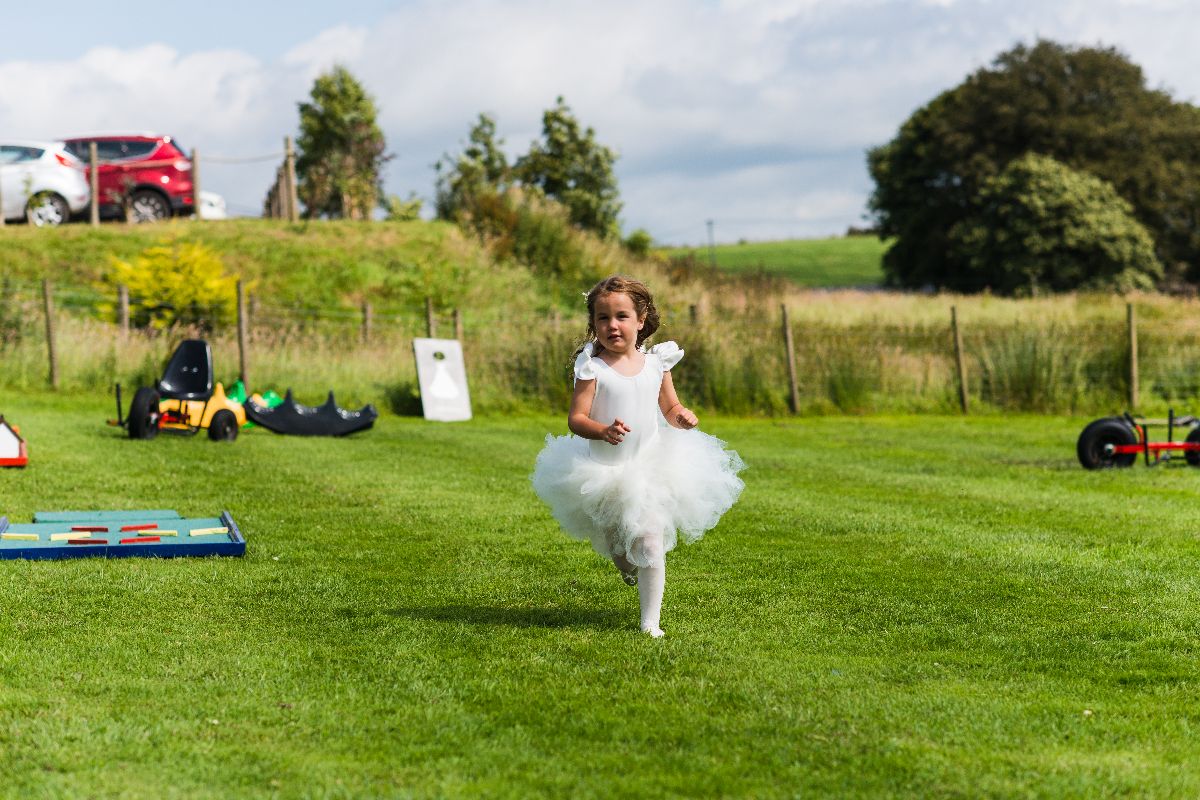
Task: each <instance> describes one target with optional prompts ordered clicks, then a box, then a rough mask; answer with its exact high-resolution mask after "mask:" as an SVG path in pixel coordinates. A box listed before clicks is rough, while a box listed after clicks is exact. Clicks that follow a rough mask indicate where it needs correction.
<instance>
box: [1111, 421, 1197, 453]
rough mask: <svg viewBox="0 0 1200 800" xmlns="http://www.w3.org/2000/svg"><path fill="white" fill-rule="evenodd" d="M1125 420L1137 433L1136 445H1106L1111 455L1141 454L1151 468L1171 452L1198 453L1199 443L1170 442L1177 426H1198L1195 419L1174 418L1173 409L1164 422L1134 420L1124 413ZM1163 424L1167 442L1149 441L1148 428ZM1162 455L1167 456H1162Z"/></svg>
mask: <svg viewBox="0 0 1200 800" xmlns="http://www.w3.org/2000/svg"><path fill="white" fill-rule="evenodd" d="M1125 419H1126V420H1127V421H1128V422H1129V426H1130V427H1131V428H1133V430H1134V432H1135V433H1137V437H1138V441H1137V443H1136V444H1114V445H1108V447H1107V448H1106V449H1111V452H1112V454H1113V455H1135V456H1136V455H1137V454H1138V453H1141V454H1142V456H1143V458H1144V459H1145V461H1146V466H1151V465H1152V464H1157V463H1158V462H1159V461H1161V460H1164V459H1165V458H1170V455H1169V454H1170V453H1172V452H1175V453H1193V452H1198V451H1200V442H1175V441H1172V439H1174V437H1175V429H1176V427H1177V426H1178V427H1183V428H1190V427H1192V426H1194V425H1197V424H1200V420H1197V418H1196V417H1193V416H1183V417H1177V416H1175V409H1173V408H1172V409H1168V410H1167V418H1166V419H1165V420H1146V419H1142V420H1137V419H1134V417H1133V416H1131V415H1130V414H1129V412H1128V411H1126V412H1125ZM1164 423H1165V424H1166V426H1167V441H1165V442H1152V441H1150V438H1149V434H1148V433H1147V432H1146V431H1147V429H1148V428H1149V426H1150V425H1151V424H1156V425H1161V424H1164ZM1164 453H1166V454H1168V455H1166V456H1164ZM1151 454H1153V455H1154V459H1153V460H1151V458H1150V455H1151Z"/></svg>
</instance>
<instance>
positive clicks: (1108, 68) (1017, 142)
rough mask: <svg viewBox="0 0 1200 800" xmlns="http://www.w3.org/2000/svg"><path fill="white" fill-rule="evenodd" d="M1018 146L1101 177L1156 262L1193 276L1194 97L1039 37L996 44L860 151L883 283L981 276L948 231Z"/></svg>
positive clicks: (1197, 237) (1136, 70)
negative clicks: (1174, 95)
mask: <svg viewBox="0 0 1200 800" xmlns="http://www.w3.org/2000/svg"><path fill="white" fill-rule="evenodd" d="M1029 152H1033V153H1040V154H1043V155H1047V156H1050V157H1052V158H1054V159H1055V160H1056V161H1058V162H1061V163H1062V164H1064V165H1066V166H1067V167H1070V168H1071V169H1073V170H1077V171H1082V172H1087V173H1091V174H1092V175H1095V176H1097V177H1099V178H1101V179H1103V180H1105V181H1107V182H1108V183H1110V184H1111V185H1112V186H1113V187H1115V189H1116V191H1117V192H1118V193H1119V194H1120V196H1121V197H1123V198H1124V199H1125V200H1126V201H1128V202H1129V203H1130V205H1131V206H1132V208H1133V214H1134V216H1135V217H1136V218H1137V220H1138V221H1140V222H1141V223H1142V224H1143V225H1145V226H1146V228H1147V229H1148V230H1149V231H1150V234H1151V235H1152V236H1153V238H1154V241H1155V247H1156V251H1157V254H1158V257H1159V259H1160V260H1161V261H1162V262H1164V263H1165V264H1166V265H1167V269H1168V271H1169V272H1172V273H1173V274H1177V275H1180V274H1182V275H1186V276H1187V277H1188V278H1189V279H1190V280H1193V281H1197V280H1200V109H1197V108H1196V107H1194V106H1192V105H1190V104H1187V103H1181V102H1175V101H1173V100H1172V99H1171V97H1170V96H1169V95H1168V94H1167V93H1166V92H1163V91H1158V90H1152V89H1149V88H1147V86H1146V81H1145V77H1144V75H1143V74H1142V70H1141V68H1140V67H1138V66H1137V65H1135V64H1133V63H1131V62H1130V61H1129V60H1128V59H1127V58H1126V57H1125V56H1124V55H1122V54H1121V53H1120V52H1118V51H1116V50H1115V49H1110V48H1075V47H1066V46H1063V45H1059V44H1056V43H1053V42H1048V41H1039V42H1037V43H1036V44H1035V45H1033V46H1032V47H1026V46H1023V45H1022V46H1018V47H1016V48H1014V49H1012V50H1010V51H1008V52H1006V53H1002V54H1001V55H1000V56H998V57H997V58H996V60H995V62H994V63H993V65H992V66H991V67H990V68H984V69H980V70H978V71H977V72H975V73H974V74H972V75H971V76H969V77H968V78H967V79H966V80H965V81H964V82H963V83H962V84H960V85H959V86H956V87H955V88H953V89H951V90H949V91H946V92H944V93H942V94H941V95H939V96H938V97H936V98H934V99H933V100H932V101H930V102H929V103H928V104H927V105H925V106H924V107H922V108H920V109H918V110H917V111H916V112H915V113H914V114H913V115H912V116H911V117H909V119H908V120H906V121H905V122H904V124H903V125H902V126H901V128H900V130H899V132H898V133H897V135H896V137H895V138H894V139H892V141H890V142H888V143H887V144H885V145H883V146H881V147H878V148H875V149H873V150H871V151H870V153H869V154H868V164H869V167H870V171H871V175H872V177H873V178H874V180H875V184H876V187H875V191H874V193H873V195H872V197H871V209H872V211H873V213H874V215H875V218H876V222H877V225H878V228H879V231H880V234H881V235H882V236H885V237H894V238H895V239H896V242H895V244H894V245H893V246H892V248H891V249H890V250H889V251H888V253H887V255H886V256H885V258H884V270H885V273H886V275H887V278H888V280H889V282H890V283H892V284H893V285H897V286H922V285H934V286H940V287H947V288H952V289H958V290H965V291H973V290H977V289H980V288H981V287H982V286H985V285H991V283H992V282H991V281H989V280H985V279H983V278H982V276H981V275H980V274H979V272H978V270H976V269H973V268H971V267H970V265H969V264H968V263H967V260H966V255H965V251H964V250H963V249H962V248H961V247H955V246H951V245H952V243H951V242H950V239H949V237H950V232H951V231H952V230H953V229H954V228H955V226H957V225H960V224H962V223H965V224H968V225H969V224H971V220H977V219H978V218H979V215H980V213H981V208H982V204H983V203H985V202H987V201H986V200H985V199H984V198H983V197H982V196H981V190H982V189H983V188H984V186H985V185H986V184H987V182H988V181H989V180H991V179H992V178H994V177H995V176H997V175H998V174H999V173H1000V172H1001V171H1002V170H1004V168H1005V167H1006V166H1007V165H1008V164H1009V163H1010V162H1012V161H1013V160H1014V159H1016V158H1019V157H1021V156H1023V155H1024V154H1026V153H1029Z"/></svg>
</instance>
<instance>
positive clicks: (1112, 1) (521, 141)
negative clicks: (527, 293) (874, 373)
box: [0, 0, 1200, 241]
mask: <svg viewBox="0 0 1200 800" xmlns="http://www.w3.org/2000/svg"><path fill="white" fill-rule="evenodd" d="M1198 23H1200V7H1196V6H1195V4H1191V3H1185V2H1182V0H1176V1H1174V2H1172V0H1141V2H1134V1H1133V0H1099V1H1098V2H1085V0H1059V2H1053V3H1045V2H1038V1H1037V0H1013V2H1009V3H1005V4H998V3H966V2H952V1H951V0H896V1H894V2H886V1H885V0H849V1H841V2H839V1H838V0H753V1H752V0H720V2H706V3H696V2H692V1H691V0H660V1H659V2H654V3H645V2H640V0H611V2H608V3H586V2H553V0H505V2H500V0H464V1H463V2H455V3H440V2H435V0H419V1H418V2H414V3H410V4H404V5H400V6H398V7H397V8H396V9H395V10H394V11H392V12H391V13H389V14H387V15H386V16H383V17H381V18H380V19H379V20H378V21H377V22H376V24H373V25H371V26H370V27H353V26H348V25H340V26H334V27H331V28H329V29H328V30H326V31H324V32H322V33H320V34H319V35H317V36H314V37H311V38H308V39H307V40H304V41H297V42H295V43H294V45H293V46H292V47H291V48H290V49H289V50H287V51H286V53H285V54H284V55H283V56H282V57H280V58H278V59H276V60H270V61H264V60H263V59H260V58H257V57H255V56H254V55H252V54H250V53H246V52H239V51H236V50H228V49H224V50H222V49H211V48H205V47H203V46H198V47H196V48H194V49H193V50H190V51H188V52H179V51H177V50H175V49H173V48H171V47H167V46H165V45H161V44H154V43H153V42H149V43H147V44H145V45H144V46H141V47H137V48H129V49H117V48H112V47H97V48H94V49H92V50H89V51H88V52H86V53H83V54H82V55H81V56H80V57H79V58H77V59H74V60H69V61H42V62H34V61H9V62H4V61H3V60H2V58H3V57H2V56H0V85H3V86H4V87H5V91H4V92H3V94H0V131H3V132H4V134H5V135H10V136H17V135H21V136H33V137H46V136H55V135H66V134H69V133H73V132H76V131H81V130H92V129H117V128H120V129H130V128H132V129H153V130H158V131H162V132H166V133H171V134H173V135H176V136H178V137H180V139H181V140H182V141H183V142H184V143H185V144H188V145H194V146H196V147H198V148H199V149H200V150H201V152H202V154H208V155H210V156H218V155H219V156H246V155H256V154H260V153H273V152H277V151H279V150H280V149H281V140H282V138H283V137H284V136H285V135H288V134H290V133H293V132H294V131H295V129H296V124H297V116H296V104H297V103H298V102H300V101H302V100H304V99H305V98H306V97H307V95H308V91H309V89H310V88H311V83H312V79H313V78H314V77H315V75H317V74H318V73H319V72H320V71H322V70H324V69H327V68H328V67H329V66H330V65H332V64H333V63H335V62H340V63H344V64H346V65H347V66H348V67H349V68H350V69H351V71H352V72H354V74H355V75H357V76H358V77H359V78H360V79H362V81H363V82H364V84H365V85H366V86H367V89H368V90H369V91H370V92H371V93H372V94H373V95H374V97H375V98H376V100H377V102H378V104H379V107H380V122H381V125H382V126H383V128H384V131H385V134H386V136H387V139H388V145H389V150H391V151H392V152H393V153H395V154H396V158H395V160H394V161H393V162H391V163H390V164H389V166H388V169H387V189H388V191H390V192H392V193H395V194H401V195H405V194H407V193H408V192H410V191H414V190H415V191H417V192H418V193H420V194H423V195H425V196H427V197H429V196H431V195H432V183H433V172H432V169H431V165H432V163H433V162H434V161H435V160H436V159H437V158H438V156H439V155H441V154H442V153H443V152H445V151H454V150H457V148H458V146H459V143H460V142H461V140H462V139H463V138H464V137H465V136H466V133H467V131H468V129H469V127H470V125H471V124H472V122H473V120H474V119H475V117H476V115H477V114H478V113H479V112H481V111H487V112H490V113H492V114H494V115H495V116H496V118H497V121H498V129H499V132H500V134H501V135H502V136H503V137H504V138H505V139H506V140H507V146H508V149H509V150H510V152H512V153H518V152H523V151H524V150H525V149H526V147H527V146H528V144H529V142H530V140H532V139H533V138H534V137H536V136H537V135H538V132H539V129H540V116H541V112H542V111H543V110H544V109H546V108H548V107H549V106H551V105H552V104H553V102H554V98H555V97H556V96H558V95H560V94H561V95H564V96H565V97H566V99H567V101H568V103H570V105H571V106H572V108H573V109H574V111H575V113H576V115H577V116H578V117H579V119H580V120H581V121H582V122H584V123H585V124H587V125H590V126H592V127H594V128H595V129H596V131H597V136H598V138H599V139H600V141H602V142H604V143H605V144H608V145H610V146H612V147H614V148H615V149H616V150H618V151H619V153H620V154H621V160H620V161H619V162H618V174H619V177H620V180H621V189H622V194H623V197H624V199H625V215H624V218H625V221H626V224H627V227H630V228H632V227H645V228H647V229H649V230H650V231H651V233H653V234H655V235H656V236H659V237H660V238H663V239H667V240H679V238H680V237H681V236H683V234H676V233H675V232H676V231H692V232H693V233H692V234H690V235H691V237H692V240H694V241H700V240H701V239H702V238H703V235H704V221H705V220H706V219H710V218H711V219H714V220H716V221H717V225H716V228H717V231H718V236H719V237H721V238H723V239H737V238H743V237H744V238H773V237H778V236H785V235H795V234H803V235H819V234H828V233H837V232H840V231H843V230H844V229H845V228H846V227H847V226H848V225H851V224H860V223H861V214H862V212H863V208H864V205H865V199H866V196H867V194H868V193H869V191H870V181H869V179H868V177H867V175H866V168H865V152H864V151H865V150H866V148H868V147H870V146H873V145H876V144H880V143H882V142H884V141H886V140H887V139H888V138H890V137H891V136H892V135H893V134H894V133H895V130H896V128H897V127H898V125H899V124H900V123H901V122H902V121H903V120H904V118H905V117H907V116H908V114H910V113H911V112H912V111H913V110H914V109H916V108H917V107H919V106H920V105H922V104H924V103H925V102H927V101H928V100H930V99H931V98H932V97H933V96H934V95H936V94H937V93H938V92H940V91H942V90H944V89H947V88H950V87H951V86H954V85H955V84H957V83H958V82H959V81H961V80H962V79H963V78H964V77H965V76H966V75H967V74H968V73H969V72H971V71H972V70H975V69H977V68H979V67H981V66H984V65H986V64H988V63H990V62H991V60H992V59H993V58H994V56H995V55H996V54H997V53H999V52H1001V51H1003V50H1006V49H1008V48H1009V47H1011V46H1012V45H1013V44H1014V43H1016V42H1018V41H1024V42H1032V41H1033V40H1034V39H1035V38H1036V37H1039V36H1040V37H1043V38H1050V39H1054V40H1057V41H1061V42H1068V43H1077V44H1087V45H1094V44H1097V43H1103V44H1106V45H1115V46H1117V47H1118V48H1120V49H1121V50H1123V51H1124V52H1126V53H1127V54H1129V55H1130V56H1131V57H1132V58H1133V60H1134V61H1136V62H1138V63H1140V64H1142V65H1143V67H1144V68H1145V71H1146V74H1147V77H1148V81H1149V83H1150V85H1152V86H1165V87H1167V88H1168V89H1170V90H1171V91H1173V92H1174V93H1175V94H1176V95H1177V96H1179V97H1181V98H1185V99H1194V98H1195V97H1197V96H1198V95H1200V51H1198V50H1197V48H1195V47H1194V44H1193V42H1192V39H1193V38H1194V37H1193V35H1192V33H1193V32H1194V31H1195V30H1197V29H1198V27H1200V26H1198ZM273 171H274V165H273V164H262V165H236V166H235V165H221V164H218V163H215V162H214V163H212V164H211V165H210V167H209V168H208V169H207V170H206V171H205V173H204V177H205V181H206V185H208V186H210V187H211V188H213V189H215V190H217V191H221V192H223V193H224V194H226V196H227V197H228V199H229V201H230V203H231V206H232V207H233V208H234V210H236V211H239V212H243V213H254V212H256V211H257V209H258V207H259V205H260V203H261V199H262V196H263V194H264V193H265V191H266V188H267V185H268V184H269V183H270V181H271V177H272V175H273ZM723 220H724V221H723Z"/></svg>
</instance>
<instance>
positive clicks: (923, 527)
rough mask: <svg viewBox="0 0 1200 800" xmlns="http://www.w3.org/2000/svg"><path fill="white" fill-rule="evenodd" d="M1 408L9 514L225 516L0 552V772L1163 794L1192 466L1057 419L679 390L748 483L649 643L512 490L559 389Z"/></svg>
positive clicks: (305, 793) (629, 791)
mask: <svg viewBox="0 0 1200 800" xmlns="http://www.w3.org/2000/svg"><path fill="white" fill-rule="evenodd" d="M0 412H3V413H4V414H5V415H6V416H8V417H9V418H10V419H11V420H13V421H15V422H16V423H17V424H19V425H20V426H21V427H22V430H23V432H24V433H25V434H26V437H27V438H28V439H29V441H30V444H31V456H32V463H31V465H30V467H29V468H27V469H26V470H23V471H22V470H0V513H3V514H6V515H7V516H9V518H10V519H11V520H13V521H16V522H28V521H29V518H30V517H31V515H32V514H33V512H34V511H39V510H47V511H48V510H63V509H109V508H174V509H176V510H178V511H180V512H181V513H183V514H184V515H187V516H208V515H215V514H217V513H218V512H219V511H220V510H222V509H228V510H230V511H231V512H232V514H233V517H234V519H235V520H236V521H237V522H238V523H239V525H240V527H241V529H242V531H243V532H244V533H245V535H246V537H247V539H248V541H249V546H248V548H247V554H246V557H245V558H244V559H180V560H174V561H153V560H142V559H128V560H113V561H103V560H91V559H81V560H76V561H63V562H20V561H4V562H0V572H2V574H3V575H2V578H0V608H2V609H3V614H2V615H0V796H3V797H14V798H16V797H20V798H29V797H129V798H143V797H144V798H165V797H187V798H206V797H220V798H228V797H238V798H244V797H249V798H253V797H364V796H370V797H446V796H484V797H521V798H524V797H539V796H544V797H612V796H628V797H632V796H645V797H662V796H666V797H670V796H713V797H717V796H722V797H735V796H745V797H773V796H779V797H793V796H803V797H813V796H833V797H851V796H898V795H899V796H918V797H931V796H954V797H964V796H971V797H976V796H997V797H1011V796H1044V797H1064V796H1078V797H1084V796H1086V797H1097V796H1116V795H1137V796H1157V797H1182V796H1196V795H1197V794H1200V773H1198V772H1197V771H1196V770H1195V768H1194V764H1195V763H1196V760H1197V758H1198V757H1200V743H1198V740H1197V737H1196V735H1195V732H1194V729H1193V727H1192V726H1193V725H1196V726H1200V712H1198V711H1197V706H1196V703H1195V698H1196V695H1197V689H1198V682H1197V679H1198V678H1200V667H1198V666H1197V657H1198V655H1200V648H1198V646H1197V645H1198V636H1200V614H1198V613H1197V603H1198V601H1200V579H1198V577H1197V576H1198V574H1200V571H1198V570H1197V554H1198V552H1200V540H1198V538H1197V532H1198V531H1200V508H1198V504H1197V503H1196V497H1197V488H1198V487H1200V471H1195V470H1191V469H1188V468H1185V467H1179V468H1174V467H1172V468H1159V469H1152V470H1151V469H1146V468H1145V467H1140V466H1139V467H1137V468H1135V469H1130V470H1125V471H1122V472H1120V473H1117V472H1107V473H1088V472H1085V471H1083V470H1082V469H1081V468H1079V467H1078V465H1077V464H1076V463H1075V459H1074V442H1075V437H1076V436H1077V435H1078V432H1079V430H1080V429H1081V427H1082V425H1083V423H1084V422H1085V420H1081V419H1067V418H1040V417H1019V418H1013V419H1005V418H1001V417H987V418H978V419H975V418H971V419H960V418H954V417H877V418H862V419H856V418H844V417H837V418H835V417H826V418H806V419H799V420H787V421H770V420H735V419H726V418H715V419H708V420H706V419H703V418H702V420H701V422H702V426H703V427H705V428H706V429H707V430H709V431H710V432H712V433H714V434H716V435H719V436H721V437H722V438H725V439H727V440H728V441H729V442H730V443H731V445H733V446H734V447H735V448H736V449H737V450H738V451H739V452H740V453H741V454H742V456H743V457H744V458H745V460H746V461H747V462H748V464H749V465H750V468H749V470H748V471H747V472H746V473H745V478H746V480H747V488H746V491H745V494H744V495H743V499H742V500H741V502H740V503H739V504H738V505H737V506H736V507H735V508H734V510H733V511H731V512H730V513H729V514H728V515H727V517H726V518H725V520H724V521H723V522H722V524H721V525H720V526H719V527H718V528H717V530H715V531H713V532H712V533H710V534H709V535H708V536H707V537H705V539H703V540H702V541H701V542H699V543H697V544H695V545H693V546H690V547H685V548H682V549H681V550H679V551H677V552H676V553H674V554H673V555H672V556H671V558H670V559H669V560H668V574H667V597H666V603H665V607H664V614H663V627H664V628H665V629H666V631H667V637H666V639H664V640H661V641H654V640H651V639H649V638H648V637H646V636H644V635H642V634H640V633H639V632H638V630H637V595H636V591H635V590H632V589H629V588H628V587H625V586H624V585H623V584H622V583H621V582H620V579H619V578H618V576H617V573H616V571H615V570H614V569H613V568H612V567H611V566H609V565H607V564H605V563H603V562H601V560H600V559H599V558H598V557H596V556H595V555H593V554H592V553H591V551H590V550H589V549H588V548H587V546H586V545H584V544H581V543H578V542H573V541H570V540H568V539H567V538H566V537H564V536H562V535H561V534H559V533H558V532H557V530H556V527H555V524H554V522H553V520H552V519H551V518H550V516H549V514H548V513H547V512H546V511H545V509H544V508H542V507H541V506H540V505H539V503H538V501H537V500H536V498H535V497H534V496H533V494H532V492H531V491H530V489H529V485H528V481H527V474H528V472H529V470H530V467H531V465H532V462H533V458H534V456H535V454H536V453H537V451H538V449H539V448H540V447H541V440H542V437H543V435H544V434H545V433H546V432H547V431H553V432H555V433H561V432H564V430H565V424H564V421H563V419H562V418H560V417H558V416H556V417H554V418H550V417H546V418H516V419H514V418H507V417H505V418H501V417H495V418H489V419H479V420H475V421H473V422H470V423H465V424H459V425H445V424H433V423H425V422H423V421H421V420H418V419H409V418H398V417H394V416H385V417H383V418H382V419H381V420H380V421H379V423H378V424H377V427H376V429H375V430H372V431H370V432H367V433H365V434H363V435H360V436H357V437H354V438H351V439H346V440H311V439H296V438H285V437H279V436H274V435H271V434H268V433H266V432H263V431H255V432H251V433H248V434H245V435H243V437H242V438H240V439H239V441H237V442H236V443H233V444H230V445H218V444H214V443H211V442H209V441H207V440H206V439H203V438H198V439H179V438H172V437H160V438H159V439H158V440H156V441H151V442H131V441H128V440H126V439H124V438H122V437H121V436H120V435H119V432H118V431H117V430H116V429H109V428H105V427H104V426H103V424H102V421H103V419H104V417H105V416H106V414H109V413H111V412H110V411H109V402H108V400H107V399H106V398H103V397H96V398H92V399H86V400H82V399H80V400H73V399H62V398H56V397H54V396H51V395H17V394H15V393H11V392H10V393H7V394H6V393H0Z"/></svg>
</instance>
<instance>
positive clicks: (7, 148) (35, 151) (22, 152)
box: [0, 144, 46, 164]
mask: <svg viewBox="0 0 1200 800" xmlns="http://www.w3.org/2000/svg"><path fill="white" fill-rule="evenodd" d="M44 152H46V151H45V150H42V149H40V148H37V147H22V146H20V145H10V144H6V145H2V146H0V164H16V163H19V162H21V161H37V160H38V159H39V158H41V157H42V153H44Z"/></svg>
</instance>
